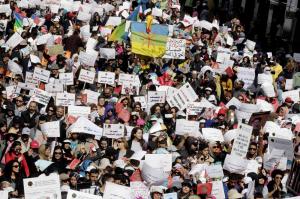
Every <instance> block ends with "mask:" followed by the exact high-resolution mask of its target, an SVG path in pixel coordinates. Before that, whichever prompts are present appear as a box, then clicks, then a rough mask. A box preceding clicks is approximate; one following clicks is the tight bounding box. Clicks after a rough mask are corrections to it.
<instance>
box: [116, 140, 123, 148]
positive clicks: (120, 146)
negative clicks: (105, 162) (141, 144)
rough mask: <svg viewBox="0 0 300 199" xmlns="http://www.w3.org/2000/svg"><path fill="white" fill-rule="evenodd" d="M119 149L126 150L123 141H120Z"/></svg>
mask: <svg viewBox="0 0 300 199" xmlns="http://www.w3.org/2000/svg"><path fill="white" fill-rule="evenodd" d="M117 142H118V148H119V149H120V148H124V142H123V141H122V140H118V141H117Z"/></svg>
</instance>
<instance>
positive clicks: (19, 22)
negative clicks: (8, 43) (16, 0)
mask: <svg viewBox="0 0 300 199" xmlns="http://www.w3.org/2000/svg"><path fill="white" fill-rule="evenodd" d="M14 17H15V24H14V31H15V32H16V31H17V30H18V29H21V28H23V18H24V16H22V15H21V14H20V13H18V12H14Z"/></svg>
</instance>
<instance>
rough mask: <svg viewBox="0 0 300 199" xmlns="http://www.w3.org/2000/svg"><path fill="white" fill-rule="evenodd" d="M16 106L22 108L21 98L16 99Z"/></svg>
mask: <svg viewBox="0 0 300 199" xmlns="http://www.w3.org/2000/svg"><path fill="white" fill-rule="evenodd" d="M16 105H17V106H22V105H23V99H22V98H21V97H17V98H16Z"/></svg>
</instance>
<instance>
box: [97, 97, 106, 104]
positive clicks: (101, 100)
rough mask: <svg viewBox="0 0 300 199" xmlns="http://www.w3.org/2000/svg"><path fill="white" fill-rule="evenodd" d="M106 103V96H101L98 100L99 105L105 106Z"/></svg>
mask: <svg viewBox="0 0 300 199" xmlns="http://www.w3.org/2000/svg"><path fill="white" fill-rule="evenodd" d="M104 103H105V100H104V98H100V99H99V100H98V104H99V106H104Z"/></svg>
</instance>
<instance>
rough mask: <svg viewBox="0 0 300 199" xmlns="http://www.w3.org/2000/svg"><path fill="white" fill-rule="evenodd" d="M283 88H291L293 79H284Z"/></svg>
mask: <svg viewBox="0 0 300 199" xmlns="http://www.w3.org/2000/svg"><path fill="white" fill-rule="evenodd" d="M285 90H288V91H289V90H293V79H286V80H285Z"/></svg>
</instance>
